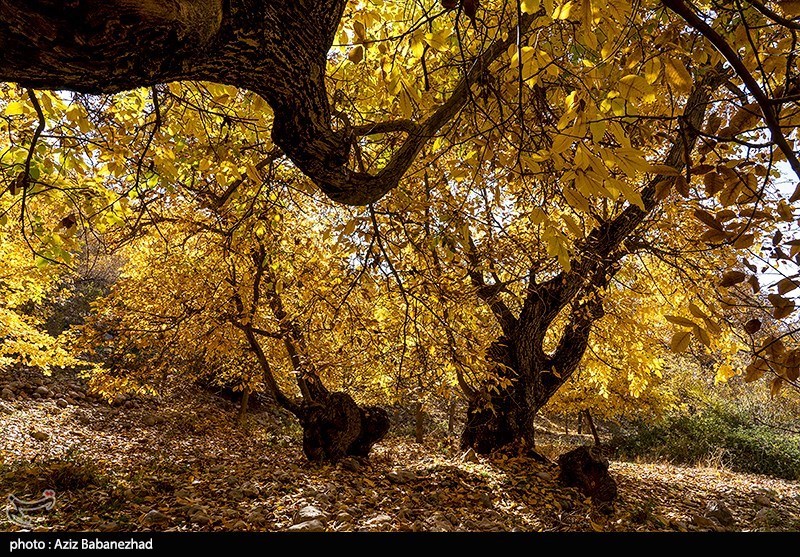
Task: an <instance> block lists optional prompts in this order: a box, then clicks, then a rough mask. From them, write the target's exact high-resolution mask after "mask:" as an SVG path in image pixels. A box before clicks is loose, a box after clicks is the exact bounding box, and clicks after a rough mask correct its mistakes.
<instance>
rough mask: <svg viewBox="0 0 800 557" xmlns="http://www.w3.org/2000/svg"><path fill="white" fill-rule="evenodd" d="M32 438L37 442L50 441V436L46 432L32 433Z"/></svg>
mask: <svg viewBox="0 0 800 557" xmlns="http://www.w3.org/2000/svg"><path fill="white" fill-rule="evenodd" d="M31 437H33V438H34V439H36V440H37V441H47V440H48V439H50V436H49V435H48V434H47V433H45V432H44V431H31Z"/></svg>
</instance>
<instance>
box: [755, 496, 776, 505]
mask: <svg viewBox="0 0 800 557" xmlns="http://www.w3.org/2000/svg"><path fill="white" fill-rule="evenodd" d="M753 501H755V503H756V504H757V505H761V506H762V507H770V506H772V500H771V499H770V498H769V497H767V496H766V495H764V494H763V493H756V495H755V497H753Z"/></svg>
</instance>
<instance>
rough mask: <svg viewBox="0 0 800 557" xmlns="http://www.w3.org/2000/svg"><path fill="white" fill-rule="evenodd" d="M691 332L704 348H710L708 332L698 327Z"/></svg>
mask: <svg viewBox="0 0 800 557" xmlns="http://www.w3.org/2000/svg"><path fill="white" fill-rule="evenodd" d="M692 331H693V332H694V336H696V337H697V339H698V340H699V341H700V342H702V343H703V344H705V345H706V346H711V337H710V336H709V335H708V331H706V330H705V329H704V328H703V327H700V326H699V325H698V326H697V327H695V328H694V329H692Z"/></svg>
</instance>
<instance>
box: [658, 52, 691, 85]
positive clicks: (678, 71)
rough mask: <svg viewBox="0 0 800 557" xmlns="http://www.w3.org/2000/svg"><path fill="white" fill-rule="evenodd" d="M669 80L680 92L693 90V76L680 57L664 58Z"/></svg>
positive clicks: (665, 70)
mask: <svg viewBox="0 0 800 557" xmlns="http://www.w3.org/2000/svg"><path fill="white" fill-rule="evenodd" d="M663 63H664V73H665V74H666V76H667V82H668V83H669V84H670V85H671V86H672V87H673V88H674V89H675V90H676V91H678V92H679V93H688V92H689V91H691V90H692V76H691V74H690V73H689V70H687V69H686V66H684V65H683V62H681V61H680V60H679V59H678V58H675V57H673V56H668V57H665V58H664V59H663Z"/></svg>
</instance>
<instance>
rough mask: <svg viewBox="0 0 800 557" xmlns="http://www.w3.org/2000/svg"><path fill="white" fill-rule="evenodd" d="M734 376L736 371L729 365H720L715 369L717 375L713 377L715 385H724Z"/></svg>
mask: <svg viewBox="0 0 800 557" xmlns="http://www.w3.org/2000/svg"><path fill="white" fill-rule="evenodd" d="M735 375H736V370H734V369H733V367H731V366H730V365H729V364H722V365H721V366H719V368H717V375H716V376H715V377H714V382H715V383H726V382H727V381H728V380H729V379H730V378H732V377H734V376H735Z"/></svg>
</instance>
